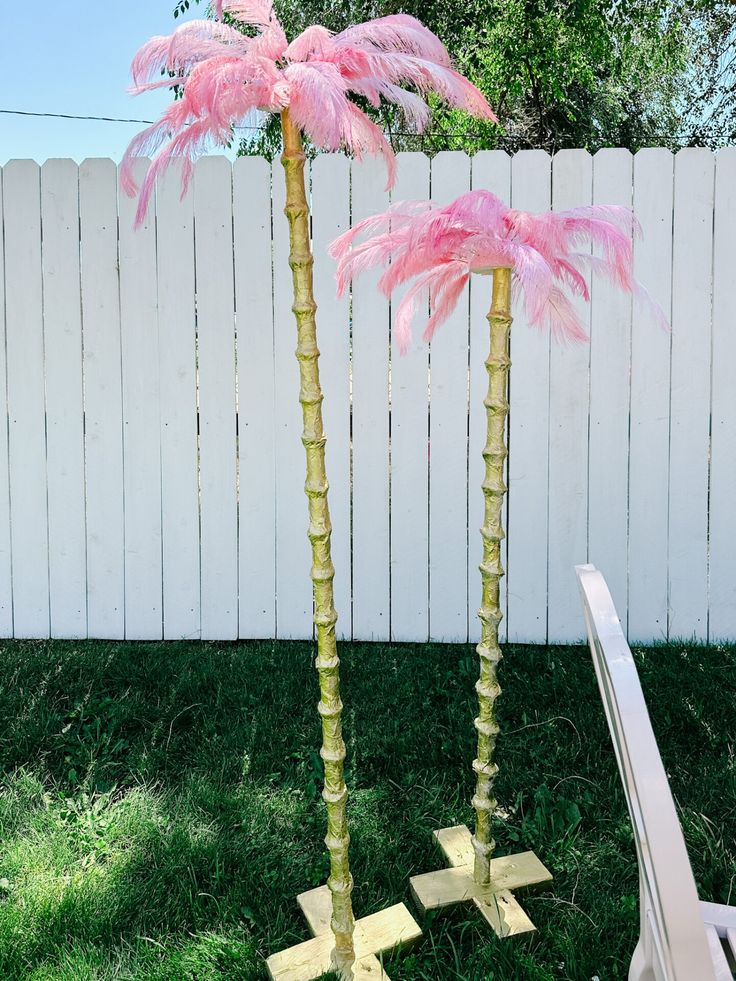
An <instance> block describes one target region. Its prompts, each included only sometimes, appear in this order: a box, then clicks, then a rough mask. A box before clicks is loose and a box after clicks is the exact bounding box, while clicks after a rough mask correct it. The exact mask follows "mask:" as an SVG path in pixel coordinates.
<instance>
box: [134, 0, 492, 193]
mask: <svg viewBox="0 0 736 981" xmlns="http://www.w3.org/2000/svg"><path fill="white" fill-rule="evenodd" d="M214 10H215V14H216V17H217V20H215V21H209V20H194V21H190V22H188V23H186V24H182V25H181V26H180V27H178V28H177V30H176V31H174V33H173V34H172V35H171V36H169V37H155V38H152V39H151V40H150V41H149V42H148V44H146V45H144V46H143V48H141V50H140V51H139V52H138V54H137V55H136V57H135V59H134V61H133V65H132V74H133V82H134V91H135V92H136V93H140V92H144V91H149V90H151V89H158V88H165V87H172V86H176V88H177V89H178V90H179V92H180V94H181V96H182V98H181V100H180V102H181V107H180V109H179V110H177V112H176V113H173V114H172V115H169V114H167V113H164V115H163V116H162V117H161V120H160V121H159V123H158V124H156V125H155V126H154V127H153V128H152V129H150V130H147V131H146V133H145V134H144V135H143V136H142V138H141V141H140V142H139V141H137V140H136V141H134V142H133V143H132V144H131V148H130V151H129V155H133V156H135V155H136V154H137V152H138V150H139V148H140V146H141V145H146V146H148V145H152V144H155V146H156V148H157V149H158V150H159V152H160V154H161V155H160V157H158V158H157V160H158V163H157V168H158V169H160V168H161V167H163V166H165V164H166V161H167V160H168V159H170V158H171V157H173V156H179V155H185V156H186V154H185V148H186V147H187V146H189V148H190V149H191V150H192V152H193V153H196V152H201V148H202V147H203V146H204V145H205V142H206V140H205V139H204V137H205V136H206V137H207V139H211V140H212V141H214V142H217V141H218V140H219V139H221V138H222V139H223V140H225V141H228V140H229V139H230V135H231V131H232V127H233V126H234V125H236V124H237V123H238V122H240V121H241V120H242V119H243V117H244V115H246V114H247V113H249V112H251V111H252V110H253V109H257V110H260V111H262V112H270V113H277V112H281V111H282V110H283V109H285V108H288V109H289V111H290V115H291V117H292V118H293V120H294V122H295V123H296V125H297V126H298V127H299V128H300V129H301V130H302V131H303V133H304V134H305V135H306V136H308V137H309V138H310V140H311V141H312V142H313V143H314V144H315V145H316V146H318V147H320V148H323V149H326V150H337V149H338V148H342V149H345V150H347V151H349V152H351V153H352V154H353V155H354V156H355V157H356V158H357V159H361V157H362V155H363V154H365V153H371V154H380V155H381V156H382V157H383V158H384V161H385V163H386V168H387V171H388V175H387V185H386V186H387V188H391V187H393V184H394V180H395V173H396V160H395V157H394V153H393V150H392V149H391V146H390V145H389V143H388V141H387V140H386V137H385V135H384V133H383V131H382V129H381V127H380V126H378V125H376V123H375V122H373V120H372V119H370V118H369V117H368V116H367V115H366V114H365V113H364V112H363V111H362V110H361V109H360V108H359V107H358V106H357V105H356V103H355V102H354V101H352V100H351V98H350V96H351V95H358V96H363V97H365V98H366V99H368V101H369V102H370V103H371V104H372V105H373V106H374V107H378V106H380V104H381V103H382V102H386V103H389V104H391V105H395V106H397V107H398V108H399V109H400V110H401V112H402V113H403V116H404V119H405V125H406V126H407V127H408V128H410V129H412V130H415V131H417V132H422V131H423V130H424V129H425V128H426V126H427V124H428V122H429V117H430V108H429V106H428V104H427V101H426V96H427V95H428V94H430V93H434V94H436V95H438V96H439V97H440V98H441V99H443V100H444V101H445V102H447V103H448V104H449V105H451V106H455V107H458V108H461V109H464V110H465V111H467V112H469V113H472V114H473V115H476V116H479V117H482V118H485V119H495V117H494V115H493V112H492V110H491V108H490V106H489V105H488V103H487V101H486V100H485V98H484V96H483V95H482V94H481V92H480V91H479V90H478V89H477V88H476V87H475V86H474V85H472V84H471V83H470V82H469V81H468V80H467V79H465V78H463V76H462V75H460V74H459V73H458V72H457V71H455V70H454V69H453V67H452V65H451V63H450V58H449V55H448V53H447V50H446V48H445V46H444V45H443V44H442V42H441V41H440V40H439V38H438V37H436V35H434V34H433V33H432V32H431V31H429V30H427V28H426V27H424V26H423V25H422V24H421V23H420V22H419V21H418V20H416V19H415V18H414V17H410V16H408V15H406V14H394V15H391V16H388V17H381V18H377V19H375V20H372V21H368V22H367V23H365V24H358V25H356V26H355V27H350V28H348V29H347V30H346V31H343V32H341V33H340V34H336V35H333V34H332V33H331V32H330V31H329V30H327V29H326V28H324V27H320V26H318V25H315V26H313V27H309V28H307V30H305V31H304V32H303V33H302V34H301V35H299V37H297V38H296V39H295V40H294V41H293V42H292V43H291V44H288V41H287V39H286V36H285V34H284V31H283V28H282V26H281V24H280V22H279V20H278V18H277V16H276V14H275V12H274V9H273V3H272V0H214ZM225 14H227V15H229V17H231V18H233V19H234V20H235V21H237V22H239V23H240V24H245V25H248V26H249V27H251V28H254V30H251V31H249V32H246V33H242V32H241V31H240V30H237V29H235V28H233V27H232V26H230V24H228V23H224V22H223V20H222V18H223V16H224V15H225ZM162 73H164V74H166V73H170V77H168V78H166V77H164V78H161V77H160V76H161V75H162ZM407 89H408V90H407ZM207 120H209V122H208V121H207ZM191 127H195V129H193V130H192V133H195V132H196V133H197V134H200V135H198V136H197V138H194V137H192V139H191V140H189V139H188V137H187V136H186V133H185V132H184V130H189V129H190V128H191ZM200 136H201V137H202V138H200ZM166 139H170V140H171V141H172V146H171V153H168V152H167V151H166V150H165V148H164V147H163V144H164V143H165V142H166ZM186 159H190V158H189V157H188V156H187V157H186ZM131 186H132V185H131Z"/></svg>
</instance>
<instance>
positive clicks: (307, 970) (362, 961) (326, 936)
mask: <svg viewBox="0 0 736 981" xmlns="http://www.w3.org/2000/svg"><path fill="white" fill-rule="evenodd" d="M297 902H298V903H299V907H300V909H301V911H302V913H303V914H304V917H305V919H306V921H307V923H308V925H309V929H310V931H311V932H312V934H313V936H312V939H311V940H305V941H304V943H301V944H297V945H296V946H295V947H289V948H288V949H287V950H282V951H280V952H279V953H278V954H272V956H271V957H269V958H268V960H267V961H266V969H267V971H268V976H269V977H270V978H271V979H272V981H316V979H317V978H320V977H322V975H323V974H326V973H327V972H328V971H330V970H333V960H332V957H333V951H334V940H333V936H332V931H331V929H330V916H331V912H332V897H331V896H330V890H329V889H328V888H327V886H320V887H319V888H318V889H310V890H309V892H304V893H302V894H301V895H300V896H297ZM421 935H422V931H421V929H420V928H419V926H418V925H417V923H416V921H415V920H414V917H413V916H412V915H411V913H410V912H409V910H408V909H407V908H406V906H404V904H403V903H397V904H396V906H389V907H388V909H383V910H381V911H380V912H378V913H373V914H372V915H371V916H366V917H364V918H363V919H362V920H357V921H356V923H355V934H354V938H353V939H354V943H355V964H354V966H353V978H354V981H390V978H389V977H388V975H387V974H386V972H385V971H384V970H383V966H382V964H381V961H380V960H379V957H380V955H381V954H388V953H390V952H393V951H395V950H397V949H400V948H402V947H405V946H407V945H408V944H411V943H413V942H414V941H415V940H418V939H419V937H421Z"/></svg>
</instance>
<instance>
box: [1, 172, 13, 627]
mask: <svg viewBox="0 0 736 981" xmlns="http://www.w3.org/2000/svg"><path fill="white" fill-rule="evenodd" d="M2 214H3V172H2V169H0V216H2ZM11 288H12V285H11ZM5 293H6V290H5V242H4V240H3V236H2V235H0V406H2V413H0V636H1V637H12V636H13V580H12V570H11V548H10V483H9V480H10V473H9V470H8V414H7V405H8V394H7V385H6V381H7V361H6V356H5V338H6V329H5Z"/></svg>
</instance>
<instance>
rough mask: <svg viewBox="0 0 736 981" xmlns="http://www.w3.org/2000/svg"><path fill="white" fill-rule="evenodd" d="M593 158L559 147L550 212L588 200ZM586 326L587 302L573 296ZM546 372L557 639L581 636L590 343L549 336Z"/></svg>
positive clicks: (551, 589)
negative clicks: (578, 572)
mask: <svg viewBox="0 0 736 981" xmlns="http://www.w3.org/2000/svg"><path fill="white" fill-rule="evenodd" d="M592 191H593V161H592V158H591V157H590V155H589V154H588V153H587V152H586V151H585V150H561V151H560V152H559V153H558V154H557V155H556V156H555V157H554V159H553V161H552V207H553V208H554V209H555V211H564V210H566V209H567V208H576V207H580V206H582V205H586V204H590V203H591V197H592ZM573 303H574V305H575V307H576V308H577V310H578V312H579V314H580V319H581V321H582V323H583V325H584V326H585V328H586V330H589V328H590V315H591V314H590V307H589V305H588V304H587V303H585V302H584V301H583V300H582V299H580V298H577V299H575V300H574V301H573ZM549 365H550V374H549V499H548V507H549V540H548V563H547V564H548V570H549V572H548V574H549V586H548V615H547V635H548V637H553V638H554V639H555V641H557V642H560V641H561V642H563V643H565V642H570V641H576V640H580V638H581V636H582V635H583V633H584V629H583V624H582V620H581V618H580V599H579V596H578V590H577V586H576V584H575V576H574V575H573V571H572V570H573V566H574V565H575V564H576V563H580V562H585V561H587V552H588V394H589V384H590V346H589V344H586V343H577V344H565V343H564V342H560V341H557V340H555V339H554V338H552V343H551V348H550V362H549Z"/></svg>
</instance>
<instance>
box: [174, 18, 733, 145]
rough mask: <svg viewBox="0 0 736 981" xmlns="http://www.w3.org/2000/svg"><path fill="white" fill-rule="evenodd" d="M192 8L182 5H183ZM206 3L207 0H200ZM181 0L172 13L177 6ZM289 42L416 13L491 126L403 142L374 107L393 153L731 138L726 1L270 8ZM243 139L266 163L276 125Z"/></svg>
mask: <svg viewBox="0 0 736 981" xmlns="http://www.w3.org/2000/svg"><path fill="white" fill-rule="evenodd" d="M194 2H197V3H199V2H200V0H192V3H194ZM202 2H203V3H204V2H205V0H202ZM188 3H189V0H182V2H181V3H180V4H179V6H178V8H177V11H176V14H179V13H184V10H185V7H186V8H187V9H188ZM275 6H276V9H277V11H278V15H279V17H280V19H281V21H282V23H283V24H284V27H285V28H286V31H287V35H288V36H289V37H293V36H294V35H295V34H297V33H299V32H300V31H301V30H303V29H304V28H305V27H307V26H308V25H309V24H313V23H321V24H324V25H325V26H326V27H329V28H330V29H332V30H335V31H339V30H342V29H343V28H344V27H346V26H347V25H348V24H350V23H354V22H356V21H364V20H368V19H370V18H371V17H381V16H385V15H386V14H391V13H399V12H401V13H408V14H412V15H413V16H415V17H418V18H419V19H420V20H421V21H422V22H423V23H424V24H426V26H427V27H429V28H430V30H432V31H434V32H435V33H436V34H437V35H438V36H439V37H441V38H442V40H443V41H444V42H445V44H446V45H447V47H448V49H449V50H450V53H451V54H452V56H453V58H454V60H455V62H456V64H457V66H458V67H459V68H460V70H461V71H463V72H464V73H465V74H466V75H467V76H468V77H469V78H470V79H471V80H472V81H473V82H475V84H476V85H478V86H479V88H480V89H482V91H483V92H484V93H485V95H486V96H487V97H488V99H489V101H490V102H491V104H492V105H493V107H494V108H495V109H496V112H497V114H498V116H499V118H500V120H501V125H499V126H495V125H490V124H479V123H478V122H477V121H476V120H472V119H470V118H469V117H467V116H465V115H464V114H463V113H461V112H458V111H454V110H447V109H444V108H442V107H437V109H436V111H435V113H434V115H433V121H432V125H431V129H430V130H429V131H428V132H427V133H425V134H423V135H422V136H416V135H412V134H408V133H407V132H406V129H405V126H404V123H403V120H402V119H401V118H400V116H398V115H397V113H396V112H395V110H380V113H379V115H380V117H381V121H382V122H383V124H384V126H385V128H386V130H387V132H388V133H389V134H390V138H391V142H392V143H393V145H394V147H395V148H396V149H424V150H427V151H430V152H432V151H436V150H442V149H465V150H468V151H470V152H473V151H474V150H477V149H481V148H482V149H487V148H494V147H499V148H503V149H507V150H510V151H514V150H518V149H524V148H530V147H539V148H542V149H545V150H549V151H555V150H559V149H562V148H564V147H586V148H588V149H589V150H591V151H595V150H597V149H599V148H600V147H603V146H624V147H629V148H630V149H631V150H637V149H638V148H639V147H642V146H671V147H673V148H674V147H677V146H682V145H687V144H697V143H700V144H703V143H704V144H706V145H713V146H717V145H721V144H723V143H724V142H727V141H728V140H729V139H731V140H733V139H734V137H735V136H736V91H735V87H734V69H735V68H736V41H735V34H734V28H733V25H734V21H735V19H736V2H734V0H407V2H403V3H398V2H396V0H275ZM257 123H258V121H257V120H254V121H253V123H252V125H253V127H254V128H253V129H244V130H242V131H240V132H239V133H238V134H237V135H238V137H239V138H241V139H242V149H243V152H257V153H263V152H265V153H267V154H269V155H270V154H271V153H273V152H276V151H277V149H278V147H279V145H280V133H279V131H278V127H276V126H275V124H273V125H272V126H271V127H267V128H266V129H265V130H260V129H258V128H257Z"/></svg>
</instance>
